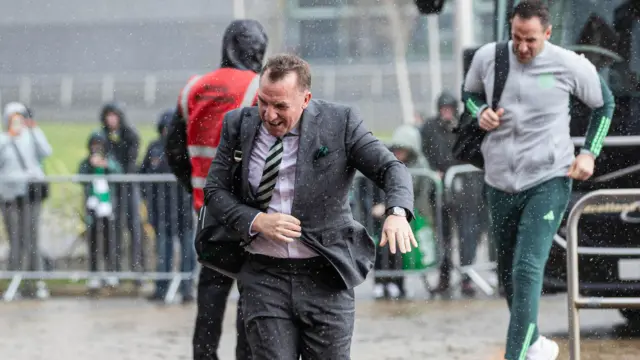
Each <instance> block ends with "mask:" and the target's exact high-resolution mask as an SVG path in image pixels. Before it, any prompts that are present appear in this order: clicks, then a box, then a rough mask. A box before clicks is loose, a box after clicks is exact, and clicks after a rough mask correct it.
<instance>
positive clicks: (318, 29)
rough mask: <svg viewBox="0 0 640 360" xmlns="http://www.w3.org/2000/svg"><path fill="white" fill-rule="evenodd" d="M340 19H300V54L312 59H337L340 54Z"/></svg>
mask: <svg viewBox="0 0 640 360" xmlns="http://www.w3.org/2000/svg"><path fill="white" fill-rule="evenodd" d="M338 26H339V21H338V20H336V19H322V20H301V21H300V45H299V50H298V53H299V54H300V56H302V57H305V58H310V59H335V58H336V57H337V56H338V54H339V40H338Z"/></svg>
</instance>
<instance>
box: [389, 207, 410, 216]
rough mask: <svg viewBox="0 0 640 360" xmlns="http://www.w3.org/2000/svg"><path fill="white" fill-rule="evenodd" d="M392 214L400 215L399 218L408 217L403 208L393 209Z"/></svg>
mask: <svg viewBox="0 0 640 360" xmlns="http://www.w3.org/2000/svg"><path fill="white" fill-rule="evenodd" d="M391 214H392V215H398V216H407V212H406V211H404V209H403V208H399V207H393V208H391Z"/></svg>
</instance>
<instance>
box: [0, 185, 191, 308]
mask: <svg viewBox="0 0 640 360" xmlns="http://www.w3.org/2000/svg"><path fill="white" fill-rule="evenodd" d="M103 180H106V181H107V184H106V185H105V186H106V187H103V190H104V189H107V190H108V192H103V191H102V190H98V191H97V192H96V193H94V192H91V189H92V188H93V189H99V188H100V184H101V181H103ZM0 181H2V182H14V184H15V182H17V181H20V179H15V178H11V177H3V179H2V180H0ZM24 181H25V179H22V182H24ZM27 181H29V180H27ZM30 182H31V183H32V184H33V185H36V184H48V185H49V188H50V189H49V197H48V198H47V199H44V200H43V199H42V198H41V196H42V193H40V192H38V191H36V192H34V196H33V198H32V200H31V201H21V202H17V201H14V202H9V203H8V204H7V203H6V204H5V205H4V206H3V208H2V210H3V211H2V219H3V224H4V226H5V230H8V231H3V232H2V233H1V234H0V240H1V239H3V238H5V239H6V240H8V242H9V252H8V254H9V255H8V257H7V266H6V267H7V269H6V270H0V279H5V280H7V279H8V280H10V282H9V285H8V287H7V289H6V291H5V292H4V294H3V299H4V301H12V300H13V299H14V298H15V296H16V294H17V293H18V291H19V288H20V285H21V283H22V282H23V281H24V280H39V281H40V280H54V279H55V280H71V281H78V280H87V281H88V282H87V286H88V287H89V284H90V283H91V281H93V283H94V287H96V288H98V289H99V288H101V287H103V286H104V284H105V282H106V283H109V282H111V284H110V286H117V284H118V283H119V281H121V280H132V281H134V282H135V283H136V285H138V286H141V284H142V281H147V280H154V281H158V280H166V281H168V285H167V289H166V295H165V298H164V301H165V302H167V303H169V302H173V301H174V299H175V297H176V295H177V293H178V291H179V288H180V284H181V282H183V281H187V280H193V279H194V272H195V271H196V269H197V262H196V258H195V249H194V248H193V231H194V228H195V214H194V213H193V210H192V205H191V199H190V196H189V194H187V193H186V192H184V190H182V188H180V185H179V184H178V183H177V182H176V179H175V177H174V176H173V175H171V174H128V175H107V176H101V175H72V176H46V177H45V178H43V179H39V180H31V181H30ZM102 184H104V183H102ZM65 185H67V186H66V187H65ZM68 185H71V186H68ZM89 185H93V187H89ZM34 188H36V189H38V187H36V186H34ZM85 191H89V192H88V193H85ZM105 193H108V196H107V197H105V195H104V194H105ZM86 194H89V195H95V199H96V201H93V203H92V205H93V206H91V207H92V208H93V209H94V210H91V211H89V210H87V209H88V208H89V205H88V203H87V197H86ZM107 203H110V204H111V210H110V211H109V206H108V205H106V204H107ZM24 219H31V221H23V220H24ZM89 219H90V220H91V221H90V222H88V221H87V220H89ZM125 233H127V234H128V236H125V235H126V234H125ZM125 238H126V239H128V243H129V249H128V251H127V250H125V249H124V245H125ZM174 238H177V239H178V241H179V242H180V246H179V248H180V250H181V251H180V254H181V256H180V257H178V258H175V260H174V261H173V263H182V261H186V262H187V263H185V264H184V265H182V264H180V266H181V268H184V269H190V270H189V271H173V269H169V268H168V265H166V264H164V263H162V264H161V263H158V262H157V256H156V255H157V254H158V245H164V247H163V251H164V252H165V258H166V256H167V255H169V256H172V255H173V252H174V245H173V244H174V241H173V240H174ZM151 239H155V241H154V242H155V244H154V245H155V246H153V248H152V249H145V246H146V247H150V244H151ZM160 239H162V240H164V241H163V242H162V244H159V243H158V242H159V240H160ZM63 240H64V241H63ZM0 243H2V241H0ZM63 243H64V244H63ZM83 243H84V245H86V254H84V255H77V254H76V255H74V252H75V251H77V250H78V248H80V247H81V246H82V245H83ZM45 244H48V248H49V249H48V251H44V253H42V252H41V251H42V250H43V249H46V248H47V246H46V245H45ZM168 244H171V246H169V245H168ZM145 250H146V251H145ZM81 252H82V251H81ZM47 253H48V254H47ZM52 253H56V255H52ZM169 253H170V254H169ZM127 256H128V260H129V261H128V264H125V258H126V257H127ZM172 257H173V256H172ZM83 258H84V259H85V260H86V263H85V264H82V263H81V262H79V261H78V259H83ZM154 258H155V259H156V261H155V263H154V262H153V261H151V259H154ZM64 259H66V260H67V261H66V269H61V267H63V266H58V264H59V263H60V262H61V261H60V260H64ZM47 260H48V261H49V262H48V265H47ZM125 265H128V266H125ZM152 266H153V269H154V270H151V268H152ZM91 268H93V270H91ZM160 268H162V269H160ZM114 284H115V285H114Z"/></svg>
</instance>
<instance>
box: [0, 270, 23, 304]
mask: <svg viewBox="0 0 640 360" xmlns="http://www.w3.org/2000/svg"><path fill="white" fill-rule="evenodd" d="M21 282H22V275H14V276H13V277H12V278H11V282H10V283H9V287H8V288H7V291H6V292H5V293H4V296H3V299H4V301H6V302H10V301H12V300H13V299H14V298H15V296H16V294H17V293H18V289H19V288H20V283H21Z"/></svg>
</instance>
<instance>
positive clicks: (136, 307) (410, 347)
mask: <svg viewBox="0 0 640 360" xmlns="http://www.w3.org/2000/svg"><path fill="white" fill-rule="evenodd" d="M369 290H370V285H368V284H366V285H363V286H362V287H360V289H359V292H358V298H359V300H358V301H359V302H358V305H357V320H356V330H355V335H354V341H353V347H352V358H353V359H354V360H360V359H361V360H383V359H389V360H391V359H394V360H395V359H431V360H441V359H447V360H453V359H458V360H485V359H487V360H494V359H495V360H497V359H501V356H500V354H501V353H502V347H503V342H504V340H503V337H504V332H505V330H504V329H505V328H506V324H507V320H508V317H507V312H506V309H505V304H504V302H503V300H502V299H482V300H474V301H471V300H442V299H435V300H428V301H427V300H414V301H406V302H393V303H383V302H375V301H372V300H369V299H368V291H369ZM233 304H234V302H233V300H231V304H230V307H229V308H228V311H227V317H226V320H225V325H224V326H225V329H227V332H225V334H224V335H223V339H222V344H221V348H220V351H219V355H220V357H221V359H232V358H233V356H232V354H233V347H234V346H235V338H234V333H233V331H234V330H233V329H234V326H233V323H234V314H235V312H234V308H233ZM566 314H567V312H566V298H565V296H559V295H558V296H549V297H545V298H544V299H543V301H542V304H541V319H540V327H541V331H542V333H543V334H545V335H548V336H550V337H552V338H554V339H556V340H558V341H559V342H560V344H561V346H562V351H561V357H560V358H559V359H568V352H567V341H566V339H567V315H566ZM194 316H195V306H194V305H188V306H183V305H169V306H163V305H154V304H149V303H148V302H146V301H145V300H142V299H140V300H132V299H122V298H120V299H99V300H90V299H86V298H79V299H74V298H66V299H50V300H48V301H44V302H39V301H20V302H14V303H7V304H0V359H8V360H44V359H46V360H76V359H83V360H84V359H91V360H112V359H119V360H128V359H131V360H133V359H135V360H151V359H174V360H177V359H190V341H191V339H190V337H191V333H192V324H193V319H194ZM581 320H582V329H583V331H582V333H583V336H584V342H583V347H582V349H583V354H582V355H583V356H582V359H583V360H595V359H602V360H608V359H616V360H625V359H637V358H638V357H639V355H638V354H639V353H640V338H635V339H634V338H633V337H632V336H631V335H630V334H629V331H628V329H627V327H626V326H625V325H624V320H623V318H622V317H621V316H620V315H619V314H618V312H617V311H615V310H584V311H582V312H581ZM618 337H621V338H628V340H612V339H615V338H618Z"/></svg>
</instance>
